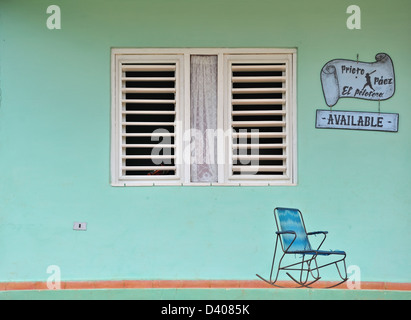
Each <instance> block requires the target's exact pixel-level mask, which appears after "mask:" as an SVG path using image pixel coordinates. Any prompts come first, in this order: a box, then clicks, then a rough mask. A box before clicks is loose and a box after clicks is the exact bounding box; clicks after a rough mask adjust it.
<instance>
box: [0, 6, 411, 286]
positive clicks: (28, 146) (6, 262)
mask: <svg viewBox="0 0 411 320" xmlns="http://www.w3.org/2000/svg"><path fill="white" fill-rule="evenodd" d="M52 4H56V5H59V6H60V8H61V19H62V21H61V22H62V29H61V30H49V29H47V27H46V20H47V18H48V16H49V15H47V13H46V9H47V7H48V6H49V5H52ZM351 4H357V5H358V6H360V8H361V12H362V16H361V18H362V19H361V22H362V28H361V30H349V29H347V27H346V20H347V18H348V16H349V15H347V13H346V9H347V7H348V6H349V5H351ZM410 18H411V2H410V1H409V0H391V1H383V0H358V1H351V0H350V1H347V0H343V1H329V0H315V1H306V0H293V1H277V0H254V1H249V0H248V1H244V0H223V1H221V0H207V1H197V0H173V1H169V0H135V1H130V0H121V1H109V0H86V1H81V0H70V1H68V0H59V1H52V0H35V1H32V0H18V1H16V0H1V1H0V90H1V100H0V257H1V259H0V260H1V263H0V281H46V279H47V277H48V276H49V274H47V272H46V270H47V267H48V266H50V265H57V266H59V267H60V270H61V277H62V279H63V280H102V279H103V280H104V279H109V280H111V279H255V273H260V274H263V275H267V274H268V272H269V268H270V263H271V258H272V252H273V244H274V243H273V241H274V237H273V232H274V220H273V215H272V211H273V209H274V207H276V206H288V207H297V208H300V209H301V210H302V211H303V213H304V214H305V220H306V225H307V228H308V229H309V230H310V231H315V230H328V231H329V235H328V238H327V242H326V243H325V245H324V248H325V249H341V250H345V251H346V252H347V254H348V257H347V264H348V265H356V266H358V267H359V268H360V270H361V280H363V281H392V282H411V273H410V267H411V255H410V250H409V244H410V243H411V235H410V231H409V230H410V228H411V218H410V214H411V212H410V211H411V210H410V207H411V197H410V194H411V170H410V169H411V165H410V159H411V148H410V147H411V108H410V102H409V97H410V95H409V94H410V88H411V68H410V52H411V41H410V34H411V19H410ZM112 47H119V48H122V47H135V48H140V47H141V48H146V47H257V48H258V47H261V48H264V47H274V48H277V47H278V48H289V47H292V48H297V50H298V53H297V54H298V62H297V63H298V65H297V66H298V71H297V73H298V78H297V85H298V92H297V98H298V185H297V186H292V187H291V186H289V187H148V188H146V187H127V188H123V187H111V185H110V181H109V179H110V101H111V100H110V49H111V48H112ZM379 52H385V53H388V54H389V55H390V56H391V58H392V59H393V62H394V67H395V71H396V80H397V83H396V93H395V95H394V97H393V98H391V99H390V100H388V101H385V102H382V103H381V111H382V112H393V113H399V115H400V118H399V119H400V120H399V132H398V133H381V132H362V131H346V130H319V129H315V111H316V109H326V108H327V106H326V104H325V101H324V97H323V94H322V89H321V83H320V70H321V68H322V67H323V65H324V64H325V63H326V62H327V61H329V60H332V59H334V58H344V59H356V56H357V54H359V57H360V60H362V61H374V57H375V55H376V54H377V53H379ZM336 109H339V110H355V111H367V112H368V111H370V112H373V111H377V110H378V103H376V102H369V101H360V100H353V99H345V100H344V99H342V100H340V102H339V103H338V105H337V106H336ZM74 221H84V222H87V223H88V230H87V231H86V232H76V231H73V230H72V225H73V222H74ZM327 277H329V278H330V279H334V278H335V274H334V273H332V272H330V273H329V274H327V275H326V278H327Z"/></svg>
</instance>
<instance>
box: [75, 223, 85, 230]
mask: <svg viewBox="0 0 411 320" xmlns="http://www.w3.org/2000/svg"><path fill="white" fill-rule="evenodd" d="M73 230H79V231H86V230H87V222H74V225H73Z"/></svg>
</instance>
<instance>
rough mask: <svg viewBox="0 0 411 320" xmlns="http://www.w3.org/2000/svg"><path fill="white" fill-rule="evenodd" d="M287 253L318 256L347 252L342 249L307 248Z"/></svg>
mask: <svg viewBox="0 0 411 320" xmlns="http://www.w3.org/2000/svg"><path fill="white" fill-rule="evenodd" d="M287 253H291V254H310V255H318V256H329V255H331V254H346V253H345V251H340V250H328V251H325V250H306V251H288V252H287Z"/></svg>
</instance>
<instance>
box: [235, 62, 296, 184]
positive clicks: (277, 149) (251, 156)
mask: <svg viewBox="0 0 411 320" xmlns="http://www.w3.org/2000/svg"><path fill="white" fill-rule="evenodd" d="M228 61H229V63H228V72H229V80H230V89H229V99H228V101H229V109H230V114H229V119H230V122H229V123H230V129H231V141H230V142H231V144H230V146H231V148H230V149H231V150H229V154H230V156H229V161H230V165H231V166H230V171H229V175H230V179H232V180H237V179H238V180H240V181H244V180H255V181H261V180H265V181H267V180H269V181H275V180H289V179H290V174H291V168H290V157H291V149H292V148H291V144H292V139H291V138H290V135H291V115H290V107H289V105H290V104H291V101H290V100H291V96H292V95H291V92H290V91H291V90H290V88H291V87H292V85H291V83H290V82H291V65H292V64H291V61H290V57H288V56H284V55H282V56H280V57H272V58H269V57H264V56H258V57H257V56H254V57H253V56H251V57H250V56H248V57H244V56H240V57H236V56H234V57H229V58H228Z"/></svg>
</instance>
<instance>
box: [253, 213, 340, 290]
mask: <svg viewBox="0 0 411 320" xmlns="http://www.w3.org/2000/svg"><path fill="white" fill-rule="evenodd" d="M274 218H275V223H276V225H277V230H278V231H277V232H276V241H275V248H274V257H273V262H272V265H271V273H270V279H269V280H266V279H264V278H263V277H261V276H260V275H258V274H257V277H259V278H260V279H261V280H263V281H265V282H267V283H268V284H270V285H273V286H275V287H280V288H281V286H279V285H277V284H276V282H277V280H278V275H279V273H280V271H282V270H284V271H285V272H286V274H287V275H288V276H289V277H290V278H291V279H292V280H293V281H294V282H296V283H297V284H298V285H299V287H309V286H310V285H312V284H313V283H315V282H317V281H318V280H320V279H321V277H320V269H322V268H324V267H327V266H330V265H333V264H334V265H335V266H336V268H337V271H338V274H339V276H340V278H341V281H340V282H338V283H337V284H334V285H332V286H329V287H328V288H333V287H336V286H338V285H340V284H342V283H344V282H345V281H347V280H348V277H347V268H346V264H345V257H346V253H345V252H344V251H332V250H329V251H324V250H320V247H321V246H322V244H323V243H324V241H325V238H326V237H327V234H328V232H327V231H316V232H309V233H307V231H306V228H305V224H304V220H303V216H302V214H301V212H300V210H298V209H291V208H275V209H274ZM318 234H321V235H323V236H324V237H323V239H322V241H321V243H320V245H319V246H318V248H317V249H313V248H312V247H311V243H310V241H309V239H308V237H309V236H312V235H318ZM278 242H280V245H281V249H282V251H283V253H282V256H281V258H280V260H279V263H278V269H277V272H276V275H275V278H274V279H273V272H274V264H275V259H276V255H277V246H278ZM286 255H301V256H302V260H301V261H300V262H296V263H291V264H288V265H282V263H283V259H284V257H285V256H286ZM320 256H326V257H328V256H332V257H336V259H334V260H333V261H332V262H328V263H325V264H322V265H319V263H318V261H317V258H318V257H320ZM339 262H341V264H342V265H343V269H344V270H343V274H341V270H340V267H339V266H338V263H339ZM290 271H298V273H299V277H298V278H299V279H296V278H295V277H293V276H292V275H291V274H290ZM310 275H311V278H312V279H310Z"/></svg>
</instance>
